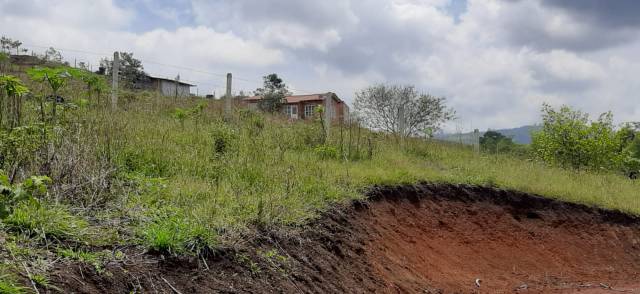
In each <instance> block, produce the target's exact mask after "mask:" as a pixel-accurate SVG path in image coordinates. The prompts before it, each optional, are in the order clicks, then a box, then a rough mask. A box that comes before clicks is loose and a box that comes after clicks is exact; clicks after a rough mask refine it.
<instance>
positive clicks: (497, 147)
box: [480, 131, 515, 153]
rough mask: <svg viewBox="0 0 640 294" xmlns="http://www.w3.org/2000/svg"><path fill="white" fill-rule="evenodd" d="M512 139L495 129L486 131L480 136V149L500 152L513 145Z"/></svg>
mask: <svg viewBox="0 0 640 294" xmlns="http://www.w3.org/2000/svg"><path fill="white" fill-rule="evenodd" d="M514 144H515V143H513V140H512V139H511V138H509V137H507V136H505V135H503V134H501V133H498V132H496V131H487V132H486V133H484V135H482V137H480V149H482V151H485V152H489V153H500V152H501V151H504V150H509V149H510V147H511V146H513V145H514Z"/></svg>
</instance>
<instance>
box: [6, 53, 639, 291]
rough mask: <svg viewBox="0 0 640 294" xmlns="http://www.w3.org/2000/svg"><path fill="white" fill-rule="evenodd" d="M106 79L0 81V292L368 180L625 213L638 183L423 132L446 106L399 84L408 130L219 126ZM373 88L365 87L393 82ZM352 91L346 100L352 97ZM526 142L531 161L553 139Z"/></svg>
mask: <svg viewBox="0 0 640 294" xmlns="http://www.w3.org/2000/svg"><path fill="white" fill-rule="evenodd" d="M134 76H135V75H134ZM269 77H270V78H265V88H264V91H266V92H268V93H271V94H270V95H273V96H278V95H282V94H283V93H285V92H286V87H285V86H282V87H280V86H279V85H281V84H282V80H280V78H278V77H277V76H269ZM267 83H270V84H267ZM106 84H107V83H106V81H105V79H104V76H101V75H97V74H94V73H90V72H88V71H85V70H80V69H75V68H68V67H65V66H63V65H60V66H58V67H55V68H34V69H29V70H23V69H18V70H14V71H13V72H11V74H9V73H8V72H6V71H5V72H2V73H1V75H0V86H1V88H0V115H1V116H0V248H2V249H0V261H2V265H0V289H2V290H3V291H8V292H9V293H11V292H10V291H14V292H15V293H20V292H21V291H24V290H25V289H24V287H25V285H20V286H18V284H17V282H16V281H17V279H21V280H23V281H24V280H27V281H30V284H29V285H35V284H38V285H39V287H40V286H41V287H46V286H43V285H46V284H47V282H46V281H47V272H48V269H49V268H50V267H51V265H52V263H53V262H54V260H58V259H62V260H75V261H82V262H86V263H89V264H91V265H93V266H94V268H95V269H96V270H97V271H100V270H101V269H102V263H103V261H104V260H108V259H121V258H122V257H123V254H125V253H123V252H121V251H118V250H115V249H114V250H107V251H106V252H102V251H99V250H98V249H97V248H116V246H117V245H139V246H140V247H141V248H144V249H145V250H147V251H149V252H154V253H158V254H164V255H198V254H204V253H205V252H208V251H209V250H210V249H211V248H215V247H218V246H231V245H232V244H234V243H235V242H237V241H239V240H240V239H241V238H242V236H244V235H245V234H249V233H251V232H252V231H254V230H256V229H268V228H275V227H283V226H300V225H303V224H305V223H306V222H308V221H309V220H311V219H313V218H314V217H316V216H318V215H319V214H320V213H321V212H322V211H324V210H325V209H327V208H328V207H330V206H331V205H334V204H339V203H344V202H346V201H349V200H352V199H360V198H362V197H364V196H363V191H364V190H365V189H367V188H368V187H371V186H372V185H395V184H413V183H416V182H419V181H431V182H447V183H459V184H473V185H483V186H493V187H500V188H505V189H516V190H520V191H524V192H530V193H537V194H541V195H544V196H547V197H552V198H557V199H562V200H566V201H572V202H578V203H585V204H588V205H595V206H600V207H604V208H610V209H619V210H623V211H626V212H629V213H634V214H640V200H639V199H638V191H640V184H639V182H638V181H633V180H630V179H629V178H628V177H626V176H625V174H623V173H622V172H620V170H619V168H620V166H621V165H603V167H606V168H602V169H601V168H599V166H589V167H594V168H585V169H583V168H580V167H581V166H582V165H578V166H577V167H576V168H574V166H573V165H571V166H570V167H566V165H565V164H562V162H564V161H559V160H555V159H553V158H555V157H553V156H552V157H550V158H552V159H547V158H546V157H545V156H538V157H532V158H531V159H530V160H524V159H523V158H522V157H521V156H514V155H512V154H509V153H497V154H492V153H484V152H483V153H476V152H474V150H473V148H471V147H468V146H464V145H458V144H451V143H444V142H440V141H436V140H433V139H430V138H429V134H432V133H433V131H434V129H431V128H430V127H432V128H437V127H438V125H439V124H440V123H441V122H443V121H446V120H448V119H450V118H451V117H452V116H453V111H452V110H450V109H447V108H446V107H444V100H443V99H441V98H437V97H432V96H428V95H422V94H419V93H416V92H415V90H414V89H413V88H412V87H409V88H404V90H407V92H406V93H409V94H410V95H409V96H407V97H409V98H410V99H411V101H412V103H417V104H416V105H418V106H424V107H427V106H433V105H436V106H437V107H435V108H429V109H430V111H432V113H435V114H436V115H435V116H431V118H434V120H432V121H428V120H427V119H428V117H425V116H422V117H421V116H420V115H419V114H413V113H412V114H411V115H413V116H412V117H414V118H415V125H414V124H412V125H411V126H415V127H412V128H411V129H407V130H409V131H407V132H402V131H398V128H397V122H395V124H396V125H395V126H394V127H393V126H392V128H391V129H390V130H391V131H388V132H381V131H371V130H370V129H369V128H364V127H362V124H361V123H360V120H358V119H353V120H351V121H350V122H345V123H339V124H334V125H332V126H331V127H330V128H329V129H326V128H325V125H324V124H323V122H322V120H321V119H322V117H323V116H322V111H323V109H322V108H321V107H320V108H318V117H317V119H315V120H310V121H305V122H291V121H288V120H286V119H284V118H282V117H280V116H279V115H277V114H269V113H260V112H253V111H249V110H245V109H236V110H235V111H234V113H233V116H232V117H230V118H227V119H224V118H223V117H224V115H223V105H222V103H221V102H220V101H219V100H206V99H201V98H195V97H192V98H184V99H177V100H176V99H170V98H166V97H159V96H158V95H157V94H155V93H149V92H132V91H129V90H123V91H122V93H121V97H125V99H121V100H120V105H119V106H118V110H111V109H110V108H109V104H108V103H107V102H106V100H107V97H106V96H107V94H106V93H107V91H106ZM274 85H275V86H274ZM282 85H284V84H282ZM376 87H377V88H376ZM376 87H374V88H371V89H369V90H371V91H374V90H377V91H391V92H393V91H399V89H402V88H391V90H390V89H388V88H385V89H381V88H380V86H376ZM366 93H367V91H366V90H365V91H363V92H362V93H360V94H359V95H360V96H359V99H360V102H359V103H361V104H363V103H367V100H366V97H365V96H366ZM391 94H393V95H397V93H391ZM420 103H422V104H420ZM425 103H426V104H425ZM274 104H277V103H274ZM265 107H266V106H265ZM272 107H277V106H275V105H271V104H269V106H268V107H266V108H268V109H271V108H272ZM414 109H415V108H410V109H407V113H409V110H412V111H413V110H414ZM362 119H363V120H364V121H365V122H366V123H367V124H368V126H370V127H373V128H375V126H374V125H370V124H371V123H372V121H371V120H369V121H367V120H366V119H367V118H362ZM546 124H547V121H546V120H545V126H546ZM407 127H409V126H407ZM393 130H395V131H393ZM543 132H547V128H545V129H544V131H543ZM631 133H633V132H631ZM543 134H546V133H543ZM416 135H419V136H426V137H427V138H426V139H425V138H418V137H417V136H416ZM618 137H619V136H618V135H613V134H612V135H611V138H618ZM399 138H400V140H399ZM536 138H537V139H536V140H537V141H536V143H535V144H534V146H537V147H534V148H537V149H535V150H536V151H535V152H534V153H536V154H537V153H540V152H542V151H539V150H543V149H544V148H545V147H544V146H547V145H550V146H551V145H552V146H556V145H553V144H551V143H549V144H546V143H545V144H543V143H544V142H554V141H553V140H552V139H551V138H548V137H545V136H544V135H538V137H536ZM607 138H609V137H607ZM637 141H638V140H637V139H633V140H632V141H630V142H637ZM541 146H542V147H541ZM628 146H632V145H628ZM628 146H627V145H625V146H624V148H623V149H624V150H629V151H628V152H637V149H633V148H637V147H633V148H632V147H628ZM634 146H636V145H634ZM619 147H620V148H622V147H623V146H618V145H616V148H619ZM616 148H613V149H616ZM545 150H546V149H545ZM607 150H608V149H607ZM616 150H618V149H616ZM634 150H635V151H634ZM625 152H627V151H625ZM551 153H552V154H559V153H558V152H555V153H554V152H551ZM543 154H547V153H543ZM625 154H627V153H625ZM628 154H632V153H628ZM636 154H637V153H636ZM593 156H599V155H598V154H596V153H593ZM536 158H541V160H538V159H536ZM616 160H617V159H616ZM556 162H559V163H558V164H556ZM585 162H591V161H589V160H587V159H585ZM616 162H617V161H616ZM616 164H618V163H616ZM16 272H18V273H21V274H20V275H19V276H15V275H13V274H9V273H16ZM40 284H43V285H40ZM12 287H13V288H12ZM34 287H36V286H34ZM5 289H10V290H5ZM11 289H13V290H11Z"/></svg>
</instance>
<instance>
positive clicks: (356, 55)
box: [0, 0, 640, 131]
mask: <svg viewBox="0 0 640 294" xmlns="http://www.w3.org/2000/svg"><path fill="white" fill-rule="evenodd" d="M638 11H640V1H635V0H618V1H599V0H521V1H518V0H468V1H464V0H357V1H356V0H351V1H350V0H322V1H297V0H271V1H264V0H214V1H206V0H191V1H189V0H179V1H153V0H135V1H110V0H94V1H83V0H76V1H74V0H63V1H43V0H0V33H1V34H3V35H7V36H9V37H12V38H17V39H20V40H22V41H23V42H24V43H25V44H27V45H30V46H34V45H42V46H54V47H58V48H69V49H77V50H83V51H90V52H94V53H103V55H109V54H110V52H113V51H114V50H125V51H132V52H134V54H135V56H137V57H140V58H141V59H142V60H143V62H144V64H145V68H146V69H147V70H148V71H149V72H151V73H152V74H155V75H163V76H168V77H173V76H175V75H176V74H180V75H181V77H182V78H183V79H186V80H191V81H195V82H196V83H197V84H198V85H199V87H198V91H199V93H201V94H202V93H205V92H210V91H217V92H218V93H220V92H221V91H222V86H221V85H222V84H223V83H224V81H223V77H222V75H223V74H224V73H226V72H233V73H234V75H235V76H237V77H238V78H240V79H238V80H236V81H235V90H236V91H239V90H254V89H255V88H256V87H258V86H259V81H260V77H261V76H262V75H264V74H267V73H271V72H277V73H279V74H280V75H282V76H283V78H284V79H285V81H287V82H288V83H289V84H290V85H291V86H292V87H293V88H294V90H295V91H294V92H298V93H308V92H327V91H333V92H336V93H337V94H338V95H339V96H340V97H342V98H343V99H345V100H347V101H349V102H350V101H351V100H352V97H353V93H354V92H355V91H356V90H357V89H359V88H362V87H365V86H367V85H369V84H372V83H377V82H387V83H402V84H407V83H409V84H415V85H416V86H417V87H418V88H419V89H421V90H423V91H425V92H429V93H431V94H434V95H440V96H445V97H447V98H448V101H449V104H450V105H451V106H452V107H454V108H455V109H456V110H457V112H458V116H459V117H460V119H459V120H457V121H456V122H454V123H451V124H449V125H448V126H447V129H448V130H450V131H451V130H455V129H458V128H460V129H463V130H469V129H472V128H480V129H486V128H504V127H517V126H520V125H524V124H531V123H536V122H538V121H539V116H540V113H539V109H540V106H541V105H542V103H543V102H548V103H551V104H553V105H560V104H569V105H571V106H574V107H576V108H579V109H582V110H584V111H587V112H590V113H592V115H597V114H599V113H601V112H604V111H608V110H612V111H613V112H614V115H615V117H616V120H617V121H618V122H622V121H630V120H640V103H638V98H637V95H638V93H639V90H640V86H638V84H640V83H638V82H637V81H636V77H637V76H639V75H640V58H639V57H638V54H637V52H639V50H640V34H639V32H640V18H638V17H637V12H638ZM30 48H31V49H35V50H36V51H37V50H42V49H41V48H38V47H30ZM63 55H64V56H65V57H66V58H67V59H69V60H73V59H74V58H75V59H76V60H83V61H88V62H92V63H93V64H95V63H96V62H97V60H98V59H99V58H100V56H98V55H96V54H89V53H80V52H74V51H68V50H67V51H65V50H63ZM154 62H155V63H154ZM157 63H162V64H171V65H180V66H183V67H189V68H193V69H200V70H203V71H206V72H210V73H215V74H220V75H211V74H205V73H201V72H196V71H191V70H185V69H179V68H172V67H167V66H164V65H159V64H157Z"/></svg>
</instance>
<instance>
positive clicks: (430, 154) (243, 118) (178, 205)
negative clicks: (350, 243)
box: [116, 101, 640, 231]
mask: <svg viewBox="0 0 640 294" xmlns="http://www.w3.org/2000/svg"><path fill="white" fill-rule="evenodd" d="M194 104H195V103H193V104H192V105H194ZM140 105H145V106H138V107H130V109H131V110H130V111H127V112H121V113H119V114H118V116H117V118H116V120H117V121H119V123H120V124H123V127H122V128H119V129H120V130H121V131H122V134H120V135H121V136H123V137H125V138H127V139H126V143H124V146H123V150H124V152H122V153H121V154H120V155H119V157H120V159H119V160H120V162H121V163H123V162H124V165H125V166H127V168H128V169H129V171H128V172H130V173H135V174H139V175H143V176H144V177H143V178H163V180H162V182H163V183H164V184H165V185H166V188H165V189H162V190H161V191H155V192H154V193H151V194H149V195H142V197H141V198H140V199H141V200H140V201H141V203H156V202H157V203H162V204H161V205H157V206H156V207H158V208H161V207H173V208H175V209H177V211H179V214H180V215H181V216H183V217H185V218H186V219H188V220H189V221H187V222H193V223H195V224H196V226H202V227H203V230H204V231H206V230H223V231H227V230H229V229H234V228H243V227H245V226H246V225H247V224H249V223H262V224H276V225H277V224H285V225H288V224H301V223H304V222H305V221H307V220H308V219H309V218H312V217H314V216H315V215H317V212H318V211H320V210H322V209H325V208H326V207H327V206H328V205H330V204H331V203H334V202H339V201H342V200H345V199H354V198H360V197H362V194H361V191H362V190H363V189H364V188H366V187H369V186H371V185H375V184H412V183H416V182H418V181H432V182H447V183H466V184H476V185H491V186H496V187H501V188H507V189H514V190H520V191H524V192H529V193H536V194H540V195H544V196H548V197H552V198H557V199H561V200H566V201H571V202H578V203H584V204H588V205H595V206H600V207H604V208H609V209H618V210H622V211H626V212H630V213H634V214H640V200H639V199H638V198H639V197H638V196H640V183H639V182H638V181H631V180H629V179H627V178H625V177H623V176H621V175H614V174H606V173H603V174H594V173H588V172H580V171H569V170H563V169H559V168H552V167H548V166H546V165H544V164H541V163H539V162H535V161H527V160H523V159H519V158H513V157H511V156H508V155H503V156H492V155H482V154H476V153H474V152H473V151H472V150H471V148H468V147H465V146H459V145H453V144H448V143H443V142H437V141H424V140H407V141H406V142H405V143H404V144H399V143H398V142H397V141H396V140H395V139H394V138H391V137H388V136H383V135H380V134H373V133H370V132H368V131H365V130H362V129H358V128H356V127H348V126H347V127H339V126H336V127H333V128H332V129H331V132H330V137H329V139H328V141H327V142H326V144H322V145H321V143H320V141H321V139H320V137H321V134H322V131H321V128H320V125H319V123H317V122H315V123H308V122H307V123H304V122H302V123H291V122H286V121H282V120H278V119H273V118H268V117H267V118H265V117H263V116H261V115H258V114H252V113H240V114H237V115H236V119H235V121H234V122H233V123H224V122H222V120H220V119H219V117H220V115H219V112H217V110H215V108H213V107H209V108H205V109H204V111H203V112H202V113H201V114H197V115H193V117H191V118H189V117H187V118H186V119H183V120H181V121H179V120H176V119H175V118H174V117H172V115H171V113H172V110H173V107H174V106H172V105H171V103H170V102H167V101H165V102H164V103H159V104H155V103H154V104H148V102H147V103H146V104H140ZM142 110H144V111H142ZM341 138H342V139H341ZM349 141H350V143H349ZM341 142H342V143H341ZM318 146H327V147H326V148H325V147H318ZM349 146H351V147H349ZM216 150H217V151H216ZM341 150H342V152H341ZM349 150H351V151H350V152H349ZM370 152H371V153H372V157H371V158H369V153H370ZM335 153H338V154H345V153H346V154H349V153H350V154H351V156H346V157H345V156H340V155H338V156H337V157H336V158H332V157H333V156H334V155H335ZM191 225H193V224H191Z"/></svg>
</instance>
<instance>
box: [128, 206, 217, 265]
mask: <svg viewBox="0 0 640 294" xmlns="http://www.w3.org/2000/svg"><path fill="white" fill-rule="evenodd" d="M141 237H142V243H143V244H144V245H145V246H146V247H147V248H149V250H151V251H154V252H159V253H168V254H200V253H201V252H202V251H203V250H206V249H207V248H212V247H213V245H214V244H215V240H216V239H215V234H214V233H213V232H211V231H210V230H208V229H207V228H206V227H205V226H203V225H201V224H200V223H198V222H196V221H193V220H191V219H189V218H186V217H185V216H184V215H181V214H180V213H177V212H176V211H173V210H171V209H167V208H164V209H161V210H159V211H158V214H157V215H155V216H154V220H153V221H152V222H151V223H148V224H146V225H145V226H144V227H143V228H142V231H141Z"/></svg>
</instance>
